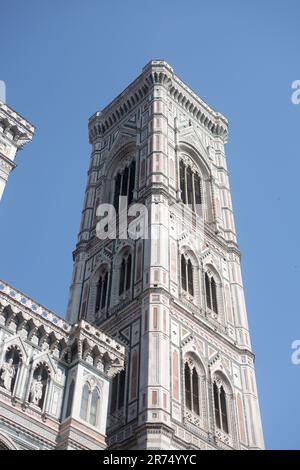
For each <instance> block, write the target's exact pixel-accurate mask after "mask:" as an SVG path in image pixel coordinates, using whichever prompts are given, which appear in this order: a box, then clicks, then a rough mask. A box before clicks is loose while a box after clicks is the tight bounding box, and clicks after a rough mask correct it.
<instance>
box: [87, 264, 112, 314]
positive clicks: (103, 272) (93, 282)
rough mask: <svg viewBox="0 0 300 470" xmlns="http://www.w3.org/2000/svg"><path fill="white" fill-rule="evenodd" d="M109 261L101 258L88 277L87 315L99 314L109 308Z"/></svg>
mask: <svg viewBox="0 0 300 470" xmlns="http://www.w3.org/2000/svg"><path fill="white" fill-rule="evenodd" d="M110 283H111V262H110V261H109V260H102V261H101V262H100V263H99V264H98V266H97V267H96V268H95V270H94V272H93V274H92V276H91V277H90V291H89V292H90V295H89V305H88V312H89V313H88V316H94V315H97V316H101V315H102V314H105V313H106V311H107V309H108V308H109V300H110V299H109V293H110Z"/></svg>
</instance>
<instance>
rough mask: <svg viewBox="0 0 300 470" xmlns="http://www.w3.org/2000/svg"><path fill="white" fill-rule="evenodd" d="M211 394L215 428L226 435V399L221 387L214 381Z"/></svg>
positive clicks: (227, 429) (227, 431)
mask: <svg viewBox="0 0 300 470" xmlns="http://www.w3.org/2000/svg"><path fill="white" fill-rule="evenodd" d="M213 394H214V414H215V422H216V427H217V428H218V429H221V430H222V431H224V432H225V433H227V434H228V433H229V427H228V414H227V398H226V392H225V390H224V387H223V385H221V386H218V385H217V383H216V382H215V381H214V384H213Z"/></svg>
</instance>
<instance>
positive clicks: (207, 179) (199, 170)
mask: <svg viewBox="0 0 300 470" xmlns="http://www.w3.org/2000/svg"><path fill="white" fill-rule="evenodd" d="M205 153H206V154H207V152H206V151H205ZM178 155H179V157H178V158H179V161H178V171H179V174H178V179H179V181H178V188H180V187H181V179H180V173H181V170H180V165H181V164H180V162H183V164H184V167H185V168H191V171H192V173H193V174H194V175H195V174H198V175H199V177H200V181H199V182H198V183H197V184H196V183H195V181H194V186H193V192H194V198H195V202H196V204H201V213H200V214H201V216H202V217H203V219H204V221H206V222H208V223H210V222H212V221H213V220H214V211H213V195H212V174H211V170H210V167H209V164H208V163H207V162H208V156H207V158H206V159H205V158H203V156H202V155H201V154H200V153H199V152H198V150H196V148H195V147H194V146H193V145H192V144H190V143H188V142H184V141H181V142H180V143H179V153H178ZM193 178H194V180H195V176H194V177H193ZM185 184H187V186H189V185H188V183H185ZM199 184H200V188H199V190H198V191H199V194H198V197H197V195H196V193H195V188H196V187H197V186H199ZM183 186H184V185H183ZM187 186H186V188H187ZM187 197H188V195H187V194H186V195H185V198H187ZM197 199H200V201H198V202H197ZM186 202H187V201H186Z"/></svg>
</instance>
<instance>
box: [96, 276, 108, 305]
mask: <svg viewBox="0 0 300 470" xmlns="http://www.w3.org/2000/svg"><path fill="white" fill-rule="evenodd" d="M107 291H108V271H107V270H106V271H103V272H101V273H100V277H99V280H98V282H97V293H96V305H95V312H98V310H100V309H103V308H105V307H106V305H107Z"/></svg>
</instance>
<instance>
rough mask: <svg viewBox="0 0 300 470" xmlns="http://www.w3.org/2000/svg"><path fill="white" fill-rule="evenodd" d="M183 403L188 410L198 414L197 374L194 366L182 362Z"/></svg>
mask: <svg viewBox="0 0 300 470" xmlns="http://www.w3.org/2000/svg"><path fill="white" fill-rule="evenodd" d="M184 385H185V405H186V407H187V409H188V410H190V411H193V412H194V413H195V414H197V415H200V396H199V376H198V372H197V369H196V367H195V366H190V365H189V363H188V362H186V363H185V364H184Z"/></svg>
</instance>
